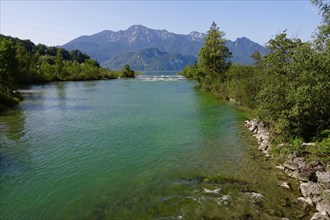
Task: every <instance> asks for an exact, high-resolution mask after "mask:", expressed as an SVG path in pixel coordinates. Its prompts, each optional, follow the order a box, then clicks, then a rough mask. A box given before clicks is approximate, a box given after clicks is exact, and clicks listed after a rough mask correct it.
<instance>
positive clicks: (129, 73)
mask: <svg viewBox="0 0 330 220" xmlns="http://www.w3.org/2000/svg"><path fill="white" fill-rule="evenodd" d="M121 77H122V78H134V77H135V72H134V70H131V68H130V66H129V65H128V64H125V66H124V68H123V70H122V71H121Z"/></svg>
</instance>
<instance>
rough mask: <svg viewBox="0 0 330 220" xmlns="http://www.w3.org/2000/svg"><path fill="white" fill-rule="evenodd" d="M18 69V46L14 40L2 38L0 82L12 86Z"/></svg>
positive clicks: (0, 45) (0, 42) (0, 41)
mask: <svg viewBox="0 0 330 220" xmlns="http://www.w3.org/2000/svg"><path fill="white" fill-rule="evenodd" d="M17 70H18V60H17V58H16V48H15V45H14V43H13V41H12V40H9V39H3V38H0V84H4V85H6V86H9V87H12V86H13V85H14V84H16V82H15V79H14V75H15V74H16V73H17Z"/></svg>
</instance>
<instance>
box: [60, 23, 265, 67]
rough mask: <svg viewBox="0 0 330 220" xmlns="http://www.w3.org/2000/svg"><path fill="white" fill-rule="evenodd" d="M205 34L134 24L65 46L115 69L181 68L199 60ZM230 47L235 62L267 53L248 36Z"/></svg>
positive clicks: (245, 61) (82, 38) (248, 62)
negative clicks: (178, 31)
mask: <svg viewBox="0 0 330 220" xmlns="http://www.w3.org/2000/svg"><path fill="white" fill-rule="evenodd" d="M205 36H206V34H204V33H200V32H195V31H194V32H191V33H190V34H188V35H183V34H175V33H170V32H168V31H166V30H154V29H150V28H147V27H145V26H142V25H133V26H131V27H130V28H128V29H127V30H123V31H122V30H121V31H117V32H114V31H110V30H105V31H102V32H99V33H96V34H93V35H90V36H81V37H78V38H76V39H74V40H72V41H70V42H68V43H66V44H64V45H63V46H62V47H63V48H65V49H67V50H73V49H79V50H81V51H82V52H84V53H86V54H88V55H89V56H91V58H93V59H96V60H97V61H98V62H99V63H100V64H101V65H102V66H104V67H109V68H111V69H121V68H122V67H123V65H124V64H129V65H130V66H131V67H132V68H133V69H134V70H137V71H147V70H148V71H152V70H154V71H155V70H162V71H179V70H181V69H182V68H184V67H185V66H186V65H191V64H193V63H194V62H196V61H197V56H198V51H199V49H200V48H201V47H202V45H203V43H204V38H205ZM227 47H228V48H229V50H230V51H231V52H232V54H233V58H232V59H231V60H232V62H234V63H241V64H251V63H253V60H252V59H251V58H250V55H251V54H252V53H254V52H255V51H259V52H260V53H261V54H266V53H267V50H266V48H265V47H263V46H261V45H260V44H258V43H255V42H253V41H251V40H249V39H248V38H245V37H242V38H238V39H236V40H235V41H230V40H228V41H227Z"/></svg>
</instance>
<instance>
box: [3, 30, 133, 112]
mask: <svg viewBox="0 0 330 220" xmlns="http://www.w3.org/2000/svg"><path fill="white" fill-rule="evenodd" d="M129 70H130V69H129ZM130 71H132V70H130ZM129 73H131V72H129ZM133 73H134V71H133ZM120 75H121V73H120V72H115V71H110V70H105V69H102V68H100V65H99V64H98V63H97V61H95V60H92V59H90V57H89V56H87V55H86V54H83V53H82V52H80V51H79V50H74V51H67V50H65V49H62V48H56V47H46V46H45V45H42V44H39V45H35V44H33V43H32V42H31V41H29V40H20V39H18V38H12V37H7V36H4V35H0V110H3V109H5V108H6V107H12V106H14V105H16V104H17V103H18V102H19V100H20V97H19V94H18V93H15V92H13V90H14V89H15V88H16V87H17V86H18V85H22V84H33V83H45V82H49V81H65V80H94V79H104V78H107V79H113V78H118V77H119V76H120Z"/></svg>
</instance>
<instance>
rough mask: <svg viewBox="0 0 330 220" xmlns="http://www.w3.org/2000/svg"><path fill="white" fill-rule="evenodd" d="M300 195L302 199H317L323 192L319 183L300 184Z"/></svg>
mask: <svg viewBox="0 0 330 220" xmlns="http://www.w3.org/2000/svg"><path fill="white" fill-rule="evenodd" d="M299 188H300V191H301V194H302V195H303V196H304V197H311V198H313V197H317V196H319V195H320V194H321V193H322V192H323V191H324V190H325V188H324V186H323V185H322V184H321V183H314V182H311V181H309V182H307V183H301V184H300V186H299Z"/></svg>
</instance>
